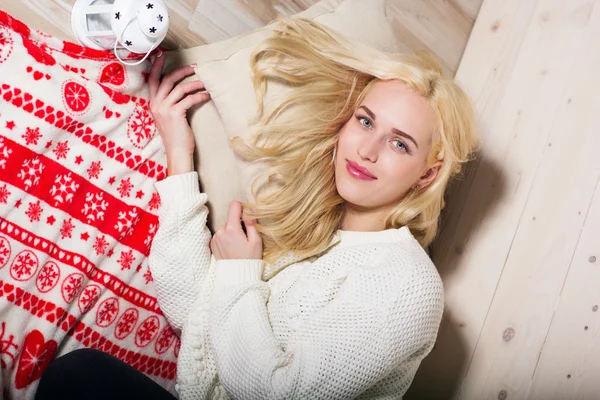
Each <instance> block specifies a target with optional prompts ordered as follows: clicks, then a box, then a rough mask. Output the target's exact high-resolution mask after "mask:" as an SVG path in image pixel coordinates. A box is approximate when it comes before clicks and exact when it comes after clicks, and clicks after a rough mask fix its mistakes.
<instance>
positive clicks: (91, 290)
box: [77, 284, 100, 314]
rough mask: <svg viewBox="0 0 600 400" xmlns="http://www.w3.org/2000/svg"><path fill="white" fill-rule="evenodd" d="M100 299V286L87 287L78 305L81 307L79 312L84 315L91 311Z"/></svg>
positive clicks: (82, 292)
mask: <svg viewBox="0 0 600 400" xmlns="http://www.w3.org/2000/svg"><path fill="white" fill-rule="evenodd" d="M99 297H100V286H98V285H95V284H92V285H87V286H86V287H85V289H83V290H82V291H81V295H80V296H79V301H78V302H77V305H78V306H79V311H81V313H82V314H85V313H86V312H88V311H90V310H91V309H92V307H94V304H96V302H97V301H98V298H99Z"/></svg>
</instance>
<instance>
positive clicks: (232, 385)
mask: <svg viewBox="0 0 600 400" xmlns="http://www.w3.org/2000/svg"><path fill="white" fill-rule="evenodd" d="M219 263H220V262H219V261H218V262H217V268H216V274H217V275H216V282H215V292H213V296H212V299H211V316H210V318H211V319H210V323H209V334H210V339H211V340H210V343H211V346H212V348H213V351H214V354H215V358H216V362H217V368H218V371H219V379H220V380H221V384H222V385H223V387H224V388H225V389H226V390H227V392H228V393H229V394H230V395H231V396H232V397H233V398H235V399H245V400H253V399H256V400H258V399H284V398H285V399H300V398H326V399H347V398H356V397H358V396H360V395H361V394H362V393H364V392H366V391H368V390H369V388H371V387H372V386H373V385H374V384H375V383H377V382H379V381H381V380H382V379H385V378H386V377H389V376H390V375H391V374H392V373H397V371H398V370H401V371H407V372H406V374H408V375H411V376H410V379H411V380H412V378H413V376H414V373H415V372H416V369H417V367H418V365H419V364H420V361H421V360H422V358H424V357H425V356H426V355H427V354H428V353H429V351H430V350H431V348H432V347H433V344H434V343H435V338H436V335H437V329H438V326H439V323H440V319H441V314H442V311H443V294H442V288H441V287H440V286H439V285H440V284H438V283H437V282H433V283H434V284H433V285H431V284H425V285H423V282H422V281H419V279H417V276H415V274H414V273H409V274H407V275H405V278H406V279H403V280H402V282H404V283H403V284H402V285H401V286H400V287H398V288H397V292H395V293H394V295H393V296H392V297H393V300H392V299H388V301H387V302H385V303H383V304H378V302H377V301H374V299H370V301H363V300H364V299H365V295H367V296H378V294H377V293H370V294H367V293H365V291H364V285H360V284H358V285H357V284H355V283H356V281H355V282H354V283H353V284H352V285H347V284H346V283H344V284H342V287H341V288H340V291H339V292H338V295H337V296H336V297H335V298H334V299H333V300H332V301H330V302H329V303H327V305H325V306H324V307H323V308H322V309H321V310H320V311H318V312H317V313H316V314H315V315H313V316H312V317H311V318H309V319H307V320H305V321H302V323H301V324H300V325H299V326H298V327H297V329H296V330H295V331H294V333H293V334H292V336H291V337H290V338H289V340H288V341H287V344H286V345H285V346H281V345H280V344H279V342H278V340H277V339H276V337H275V335H274V333H273V328H272V327H271V325H270V321H269V317H268V314H267V306H266V303H267V299H268V296H269V287H268V285H267V283H265V282H262V281H261V280H260V274H259V271H260V269H259V268H257V266H256V264H255V263H253V262H252V260H228V261H227V263H226V265H225V264H222V265H219ZM222 267H225V268H222ZM411 274H412V276H411ZM440 282H441V281H440ZM430 283H431V282H430ZM361 287H362V288H361ZM360 299H363V300H360ZM402 374H404V372H402ZM406 374H405V375H406ZM405 378H406V376H404V377H402V379H399V381H405ZM398 389H399V390H398V391H394V393H377V395H379V396H387V397H385V398H400V396H401V395H402V393H403V392H404V391H406V388H398ZM402 389H403V390H402Z"/></svg>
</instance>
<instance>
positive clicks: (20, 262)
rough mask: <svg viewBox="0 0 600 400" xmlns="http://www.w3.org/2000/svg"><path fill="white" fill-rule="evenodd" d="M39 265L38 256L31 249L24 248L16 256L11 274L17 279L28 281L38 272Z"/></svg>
mask: <svg viewBox="0 0 600 400" xmlns="http://www.w3.org/2000/svg"><path fill="white" fill-rule="evenodd" d="M38 266H39V262H38V257H37V256H36V255H35V253H34V252H33V251H31V250H23V251H22V252H20V253H19V254H17V255H16V256H15V259H14V260H13V263H12V265H11V267H10V275H11V276H12V277H13V279H15V280H17V281H21V282H24V281H27V280H29V279H30V278H31V277H32V276H33V275H34V274H35V273H36V272H37V269H38Z"/></svg>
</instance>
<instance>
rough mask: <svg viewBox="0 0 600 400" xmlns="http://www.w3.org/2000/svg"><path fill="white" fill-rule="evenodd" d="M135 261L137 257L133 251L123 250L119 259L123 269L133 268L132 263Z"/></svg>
mask: <svg viewBox="0 0 600 400" xmlns="http://www.w3.org/2000/svg"><path fill="white" fill-rule="evenodd" d="M134 261H135V257H134V256H133V251H132V250H128V251H122V252H121V257H120V258H119V260H118V261H117V262H118V263H119V264H120V265H121V270H126V269H131V264H133V262H134Z"/></svg>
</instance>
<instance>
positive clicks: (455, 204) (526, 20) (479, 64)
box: [406, 0, 600, 400]
mask: <svg viewBox="0 0 600 400" xmlns="http://www.w3.org/2000/svg"><path fill="white" fill-rule="evenodd" d="M599 18H600V6H599V5H598V3H597V2H596V1H592V0H569V1H561V0H519V1H517V0H508V1H503V2H498V1H492V0H486V1H484V3H483V5H482V7H481V10H480V13H479V16H478V20H477V22H476V24H475V26H474V28H473V31H472V34H471V37H470V40H469V42H468V44H467V48H466V50H465V54H464V56H463V58H462V60H461V64H460V66H459V69H458V71H457V76H456V79H457V81H459V82H460V83H461V84H462V85H463V87H464V88H465V89H466V90H467V92H468V93H469V94H470V96H471V97H472V98H473V100H474V101H475V104H476V107H477V109H478V111H479V114H480V116H481V123H482V124H481V125H482V134H483V137H484V142H485V145H484V150H483V152H482V157H481V159H480V160H479V161H478V162H476V163H473V164H472V165H471V168H470V169H469V171H468V173H467V174H466V179H465V180H464V181H462V182H460V183H458V184H457V185H454V187H453V190H452V191H451V192H450V195H449V199H448V202H449V204H448V209H447V210H445V214H446V215H445V216H444V225H443V226H444V228H443V229H442V232H441V235H440V236H439V237H438V240H437V241H436V243H435V244H434V246H433V248H432V256H433V258H434V262H436V265H437V266H438V268H439V269H440V273H441V274H442V277H443V279H444V282H445V285H446V295H447V297H446V305H447V308H446V314H445V318H444V323H443V326H442V329H441V331H440V337H439V339H438V343H437V344H436V349H435V350H434V351H433V352H432V354H431V355H430V356H429V357H428V358H427V359H426V360H425V362H424V363H423V365H422V367H421V369H420V370H419V372H418V374H417V378H416V379H415V381H414V383H413V386H412V387H411V390H410V391H409V395H408V396H407V397H406V398H407V399H411V398H439V399H449V398H453V399H455V398H458V399H477V400H480V399H519V400H520V399H526V398H531V399H550V398H556V399H569V398H578V399H595V398H600V395H598V394H596V395H595V397H594V395H592V393H598V391H596V392H594V390H593V388H594V387H597V386H594V385H598V382H592V381H593V380H594V379H593V378H592V377H591V374H593V372H592V370H593V369H594V366H597V362H596V363H595V364H594V363H593V362H591V361H590V360H591V359H590V357H589V356H588V357H584V356H583V353H584V352H585V350H584V349H594V348H595V349H596V352H598V347H599V344H598V340H597V335H596V336H594V334H593V332H594V331H592V330H591V327H592V326H593V324H592V321H591V320H590V318H593V317H589V318H583V317H584V316H589V314H592V313H593V312H592V311H591V307H592V306H593V304H595V303H599V301H598V299H597V297H596V300H595V303H594V296H595V293H593V292H592V291H588V292H587V294H586V296H585V299H586V300H587V302H585V307H583V304H582V302H581V301H580V300H575V298H577V295H576V293H577V292H578V291H581V290H582V289H583V288H584V286H581V285H579V286H578V285H577V282H578V281H579V282H581V281H582V280H591V279H593V278H594V275H591V274H588V276H586V277H584V276H579V277H574V278H572V279H573V282H574V283H573V285H572V287H571V286H566V287H565V293H569V292H567V291H566V290H567V289H566V288H567V287H569V288H570V290H572V293H573V294H572V298H573V300H570V301H567V303H566V304H564V302H565V300H564V299H563V300H562V301H561V303H560V304H559V299H560V293H561V291H562V290H563V285H564V284H565V279H566V276H567V274H568V273H569V270H571V271H573V265H572V264H571V262H572V260H573V257H574V254H575V251H576V248H577V243H578V241H579V239H580V235H581V232H582V228H583V227H584V225H585V226H588V223H591V226H592V228H589V229H591V231H590V233H589V235H593V234H595V236H596V240H597V242H596V246H598V240H599V239H598V237H599V235H598V233H599V231H600V223H598V222H597V221H596V222H595V224H594V222H587V221H586V217H587V215H588V214H587V210H588V208H589V205H590V202H591V201H592V197H593V195H594V191H595V190H596V184H597V181H598V176H599V171H600V159H598V158H595V159H594V158H593V157H594V154H595V152H596V151H597V149H598V147H599V145H600V134H598V129H597V128H598V115H599V114H598V112H597V110H598V98H597V94H596V93H597V91H598V89H600V88H599V85H598V78H596V77H595V74H597V73H594V72H592V71H597V70H598V54H597V53H598V51H600V46H599V45H598V43H597V38H598V35H599V33H600V32H599V29H600V19H599ZM594 91H596V93H594ZM596 201H598V200H596ZM594 227H595V228H594ZM582 237H583V236H582ZM590 240H591V239H590ZM589 251H591V250H590V249H586V250H582V253H583V252H589ZM583 258H584V255H583V254H582V255H581V259H583ZM581 273H583V272H581ZM596 287H597V286H596ZM588 303H590V304H588ZM557 304H559V305H560V307H559V310H560V311H559V314H557V316H556V317H555V316H554V313H555V308H556V306H557ZM577 315H578V316H579V319H577V318H578V317H576V316H577ZM595 315H596V314H594V316H595ZM561 316H562V317H561ZM553 318H554V320H553ZM557 318H559V319H557ZM584 319H585V321H586V322H585V323H584ZM559 321H560V322H559ZM574 321H578V324H577V325H574ZM585 325H588V331H584V330H583V326H585ZM597 326H598V325H596V327H597ZM579 330H581V332H584V333H580V332H579ZM567 332H570V333H571V334H572V335H573V337H574V338H583V337H587V339H588V340H587V341H586V342H584V343H580V344H579V345H578V346H579V347H578V348H579V352H577V354H579V355H580V357H579V358H577V355H575V354H572V355H571V356H570V357H568V358H567V359H568V360H570V361H569V363H568V364H567V365H568V366H569V367H566V366H565V365H563V364H562V363H561V360H564V359H565V358H564V357H563V356H564V355H565V353H566V352H567V351H570V349H571V348H572V347H569V346H575V344H574V343H569V344H567V343H566V342H564V340H563V341H561V338H565V336H566V335H567ZM584 334H587V336H583V335H584ZM594 338H595V339H596V340H594ZM549 341H552V344H553V345H554V346H552V347H548V346H549ZM575 341H577V340H575ZM559 343H561V344H562V346H563V347H562V348H561V347H560V346H559ZM567 349H569V350H567ZM546 352H548V353H546ZM546 354H547V355H546ZM540 355H541V359H540ZM538 360H541V361H540V366H539V367H538ZM544 360H547V361H544ZM586 360H587V361H586ZM565 369H572V370H573V371H575V370H577V371H580V374H579V375H580V377H585V376H588V375H585V374H584V373H583V372H582V371H583V369H585V370H586V371H588V372H587V373H588V374H589V375H590V376H588V377H587V380H586V381H585V382H587V384H582V382H581V380H580V382H579V385H580V388H579V389H578V390H579V391H578V392H575V391H574V390H573V388H574V387H576V386H577V385H578V384H577V383H575V382H576V379H574V377H575V372H572V373H571V375H572V376H571V378H567V374H569V372H564V371H565ZM595 369H596V370H598V368H595ZM534 374H537V375H535V385H533V384H532V382H533V381H532V380H533V379H534ZM563 374H564V377H563V379H561V380H560V381H559V380H558V379H559V377H562V376H563ZM596 376H597V375H596ZM550 381H551V382H554V383H555V386H554V389H552V387H550V389H547V388H548V382H550ZM562 381H565V382H568V383H565V384H562V383H561V382H562ZM596 381H598V379H596ZM561 388H563V389H562V391H558V392H557V390H559V389H561ZM564 388H570V389H568V390H567V389H564ZM569 390H570V391H569ZM575 393H576V394H575ZM584 394H585V395H584ZM572 396H573V397H572ZM586 396H587V397H586Z"/></svg>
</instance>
